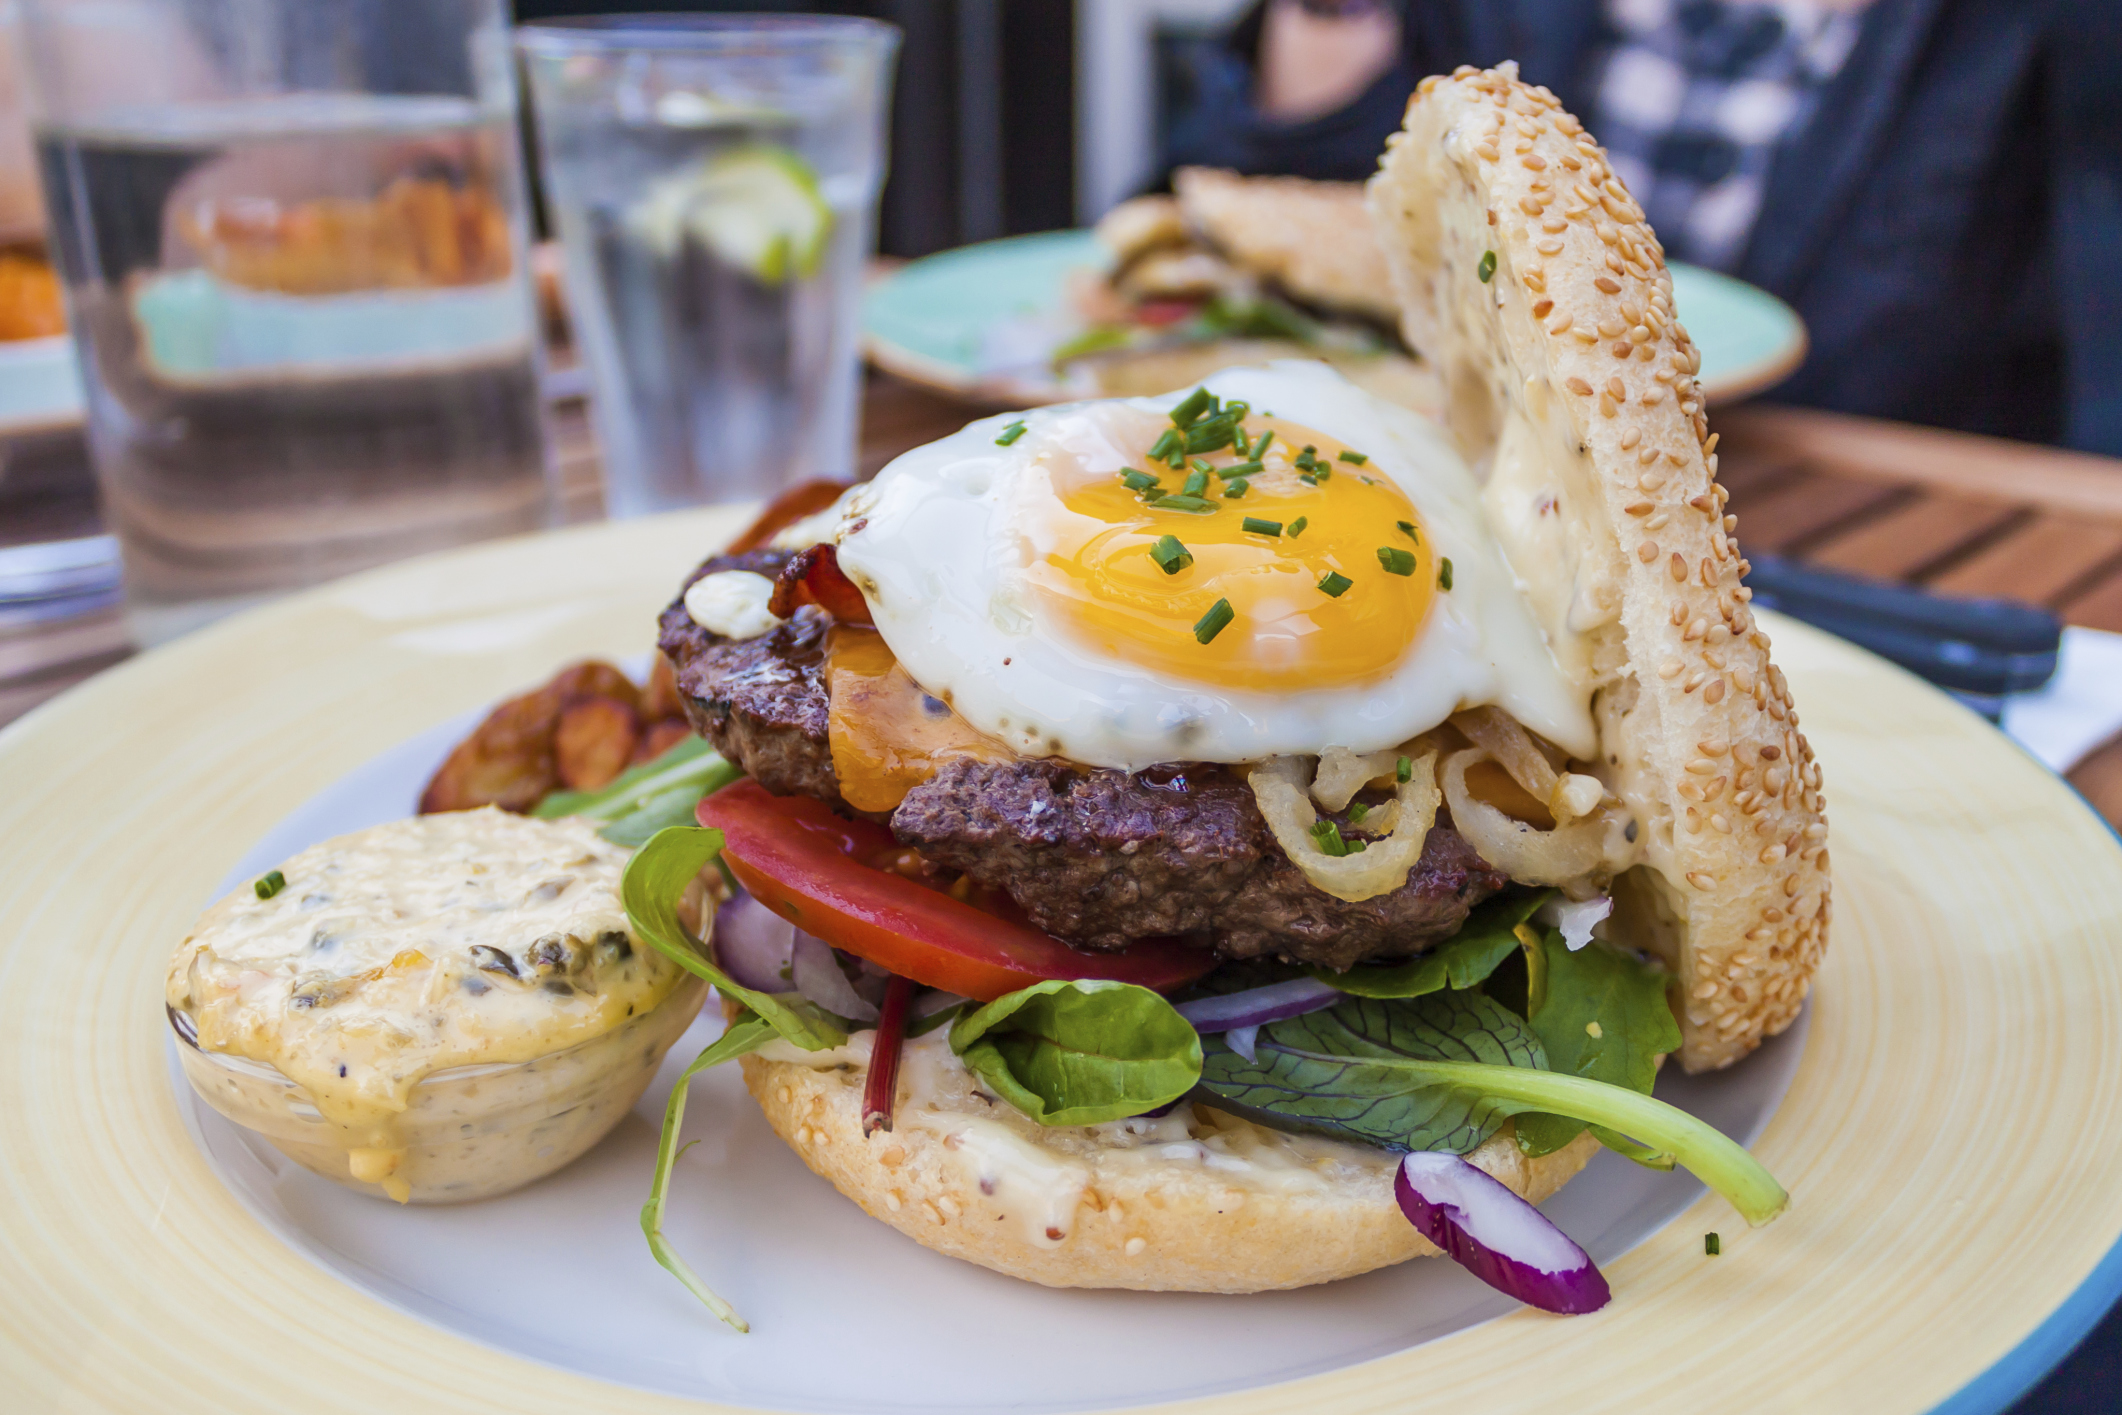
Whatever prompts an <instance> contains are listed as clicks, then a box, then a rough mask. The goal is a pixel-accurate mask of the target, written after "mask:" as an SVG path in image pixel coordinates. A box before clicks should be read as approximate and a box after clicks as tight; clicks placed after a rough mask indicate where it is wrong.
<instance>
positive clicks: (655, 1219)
mask: <svg viewBox="0 0 2122 1415" xmlns="http://www.w3.org/2000/svg"><path fill="white" fill-rule="evenodd" d="M773 1037H774V1029H773V1027H772V1026H771V1025H769V1024H768V1023H767V1022H766V1021H765V1020H764V1019H763V1018H761V1017H759V1016H758V1015H757V1014H755V1013H752V1012H740V1013H738V1014H737V1017H736V1019H735V1020H734V1021H732V1022H731V1023H730V1024H729V1026H728V1028H727V1029H725V1030H724V1031H723V1033H722V1035H721V1036H720V1037H718V1038H716V1040H715V1042H714V1044H713V1045H711V1046H709V1047H708V1048H707V1050H705V1051H703V1052H701V1053H700V1055H698V1056H697V1057H695V1058H693V1064H692V1065H690V1066H688V1067H686V1068H685V1071H684V1073H683V1074H681V1075H680V1076H679V1077H678V1084H677V1085H675V1086H673V1087H671V1093H670V1103H669V1104H668V1105H666V1106H665V1107H664V1108H663V1137H662V1138H661V1139H660V1140H658V1141H657V1142H656V1177H655V1180H654V1181H653V1182H652V1183H651V1184H650V1186H649V1191H648V1202H647V1203H645V1204H643V1205H642V1206H641V1231H642V1233H644V1234H646V1235H647V1237H648V1250H649V1252H651V1253H653V1254H655V1255H656V1261H657V1262H659V1263H661V1264H662V1265H663V1267H664V1269H665V1271H667V1272H669V1273H670V1275H671V1276H672V1277H675V1278H677V1279H678V1281H680V1282H682V1283H684V1284H685V1287H686V1290H687V1291H689V1292H691V1293H692V1294H693V1296H695V1297H697V1298H699V1299H700V1300H701V1301H702V1302H705V1303H706V1304H707V1309H708V1310H709V1311H710V1312H713V1313H714V1314H715V1315H716V1316H718V1317H720V1318H721V1319H722V1320H723V1321H725V1322H728V1323H729V1324H730V1325H731V1326H733V1327H735V1328H736V1329H737V1330H738V1331H750V1330H751V1328H750V1327H749V1326H747V1325H746V1324H745V1321H744V1318H742V1317H740V1316H738V1315H737V1309H736V1308H734V1307H732V1306H730V1305H729V1303H727V1302H725V1301H723V1300H722V1299H721V1298H720V1297H717V1296H716V1295H715V1294H714V1292H713V1291H712V1290H710V1289H709V1287H708V1285H707V1284H706V1283H704V1282H702V1281H700V1279H699V1277H698V1276H697V1275H695V1274H694V1272H693V1270H692V1268H691V1267H689V1266H687V1264H686V1261H685V1259H683V1258H681V1257H679V1256H678V1253H677V1250H676V1249H674V1248H672V1247H671V1245H670V1240H669V1239H667V1238H665V1237H664V1236H663V1209H664V1206H665V1205H666V1204H667V1203H668V1202H669V1200H670V1182H671V1173H672V1171H673V1170H675V1169H676V1168H677V1165H678V1156H680V1155H682V1154H684V1153H685V1150H684V1149H681V1148H680V1147H679V1145H678V1131H679V1130H680V1129H681V1128H682V1127H683V1126H684V1124H685V1096H686V1092H687V1091H689V1090H690V1089H691V1088H692V1083H693V1077H695V1076H697V1075H698V1074H700V1073H701V1072H702V1071H705V1070H707V1069H708V1068H709V1067H711V1066H720V1065H721V1064H722V1063H723V1062H725V1061H729V1060H731V1059H733V1058H735V1057H739V1056H742V1055H744V1054H745V1053H746V1052H750V1051H756V1050H758V1049H759V1047H760V1046H761V1045H762V1044H764V1043H766V1042H769V1041H771V1040H773ZM693 1143H694V1144H698V1143H699V1141H697V1140H695V1141H694V1142H693ZM688 1148H689V1147H688Z"/></svg>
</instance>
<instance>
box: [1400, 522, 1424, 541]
mask: <svg viewBox="0 0 2122 1415" xmlns="http://www.w3.org/2000/svg"><path fill="white" fill-rule="evenodd" d="M1393 524H1394V525H1396V526H1398V527H1399V528H1400V529H1401V530H1402V531H1405V532H1406V533H1407V538H1408V539H1409V540H1411V541H1413V542H1414V543H1415V544H1416V545H1420V544H1422V536H1421V534H1420V533H1419V532H1418V531H1416V530H1415V523H1414V522H1413V521H1395V522H1393Z"/></svg>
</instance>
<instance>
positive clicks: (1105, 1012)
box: [950, 979, 1201, 1125]
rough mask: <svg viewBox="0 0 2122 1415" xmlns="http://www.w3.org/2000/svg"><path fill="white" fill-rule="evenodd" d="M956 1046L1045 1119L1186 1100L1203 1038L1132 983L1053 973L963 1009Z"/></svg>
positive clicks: (1112, 1116) (1081, 1117)
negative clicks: (981, 1004)
mask: <svg viewBox="0 0 2122 1415" xmlns="http://www.w3.org/2000/svg"><path fill="white" fill-rule="evenodd" d="M950 1046H951V1050H952V1051H954V1052H956V1053H957V1054H958V1056H959V1058H960V1059H961V1060H963V1061H964V1063H965V1065H966V1068H967V1069H968V1070H970V1071H972V1072H973V1073H974V1074H975V1075H977V1076H979V1077H980V1078H981V1079H982V1080H983V1081H985V1082H987V1084H988V1085H990V1086H992V1087H993V1088H994V1090H995V1092H996V1093H997V1094H998V1095H1000V1096H1001V1097H1002V1099H1004V1100H1006V1101H1008V1102H1009V1103H1010V1104H1011V1105H1013V1106H1015V1107H1016V1108H1017V1109H1019V1110H1021V1111H1023V1112H1024V1113H1025V1114H1026V1115H1028V1116H1030V1117H1031V1118H1032V1119H1033V1120H1036V1121H1038V1122H1039V1123H1040V1124H1041V1125H1097V1124H1099V1123H1101V1122H1103V1121H1107V1120H1123V1119H1125V1118H1126V1117H1128V1116H1130V1115H1140V1114H1141V1113H1142V1112H1143V1111H1145V1110H1154V1109H1156V1108H1157V1107H1158V1106H1160V1105H1165V1104H1167V1103H1169V1102H1171V1101H1175V1100H1177V1099H1179V1097H1181V1096H1183V1095H1185V1094H1186V1093H1187V1092H1188V1091H1190V1090H1192V1089H1193V1088H1194V1083H1195V1082H1196V1081H1198V1080H1199V1079H1200V1078H1201V1037H1200V1034H1199V1033H1197V1032H1195V1031H1194V1029H1193V1025H1192V1024H1191V1023H1189V1022H1188V1021H1187V1020H1186V1019H1185V1018H1184V1017H1181V1016H1180V1015H1179V1013H1178V1011H1177V1009H1175V1008H1174V1007H1173V1006H1172V1005H1171V1004H1170V1003H1169V1002H1166V1001H1165V1000H1164V999H1163V998H1161V997H1159V996H1158V995H1157V994H1155V993H1153V992H1151V991H1150V990H1149V989H1148V988H1144V987H1137V986H1135V985H1134V984H1133V983H1116V982H1109V981H1104V980H1099V979H1084V980H1074V981H1071V980H1063V979H1053V980H1050V981H1047V982H1043V983H1035V984H1033V985H1032V986H1031V987H1028V988H1022V989H1019V990H1018V991H1016V992H1013V993H1010V994H1009V995H1008V996H1006V997H999V998H996V999H995V1000H994V1001H993V1002H990V1003H988V1004H987V1005H986V1006H984V1007H981V1008H978V1009H976V1010H974V1011H971V1012H968V1013H966V1014H965V1015H963V1016H961V1017H960V1018H959V1019H958V1021H957V1022H956V1024H955V1025H953V1026H952V1028H951V1033H950Z"/></svg>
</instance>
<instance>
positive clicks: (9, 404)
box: [0, 334, 81, 437]
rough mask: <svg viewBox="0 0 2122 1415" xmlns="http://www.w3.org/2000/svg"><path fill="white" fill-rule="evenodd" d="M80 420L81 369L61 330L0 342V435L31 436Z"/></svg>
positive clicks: (68, 339) (64, 426) (71, 340)
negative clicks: (50, 334) (51, 333)
mask: <svg viewBox="0 0 2122 1415" xmlns="http://www.w3.org/2000/svg"><path fill="white" fill-rule="evenodd" d="M80 421H81V371H80V370H79V369H78V368H76V367H75V365H74V341H73V339H72V338H71V337H69V336H68V335H65V334H54V335H52V336H51V337H49V338H46V339H16V340H8V341H5V342H0V437H31V436H35V435H37V434H39V433H44V432H53V431H57V430H58V429H61V428H67V427H72V426H74V425H75V424H77V423H79V422H80Z"/></svg>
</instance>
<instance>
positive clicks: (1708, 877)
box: [1687, 870, 1717, 997]
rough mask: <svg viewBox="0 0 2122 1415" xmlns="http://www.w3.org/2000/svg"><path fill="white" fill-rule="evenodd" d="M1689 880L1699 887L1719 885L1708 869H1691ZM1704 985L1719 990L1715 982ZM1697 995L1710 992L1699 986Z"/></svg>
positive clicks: (1711, 990)
mask: <svg viewBox="0 0 2122 1415" xmlns="http://www.w3.org/2000/svg"><path fill="white" fill-rule="evenodd" d="M1687 882H1688V883H1689V884H1691V885H1693V886H1694V887H1695V888H1697V889H1715V888H1716V887H1717V877H1716V876H1715V875H1713V874H1710V873H1709V872H1708V871H1707V870H1689V871H1688V872H1687ZM1703 986H1705V987H1707V988H1708V989H1709V992H1715V991H1716V990H1717V985H1716V984H1715V983H1706V984H1704V985H1703ZM1695 995H1696V996H1697V997H1707V996H1709V993H1706V992H1703V991H1702V990H1701V988H1697V989H1696V990H1695Z"/></svg>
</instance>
